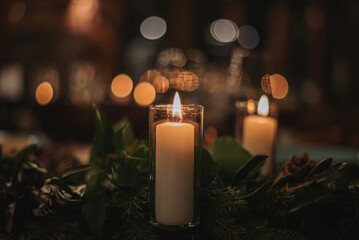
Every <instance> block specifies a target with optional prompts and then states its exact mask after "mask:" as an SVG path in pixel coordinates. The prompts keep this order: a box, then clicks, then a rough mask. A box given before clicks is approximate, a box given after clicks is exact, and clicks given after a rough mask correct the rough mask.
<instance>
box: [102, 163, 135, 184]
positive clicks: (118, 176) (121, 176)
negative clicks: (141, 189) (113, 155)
mask: <svg viewBox="0 0 359 240" xmlns="http://www.w3.org/2000/svg"><path fill="white" fill-rule="evenodd" d="M108 178H109V179H110V180H111V182H113V183H114V184H115V185H116V186H118V187H135V186H137V185H138V183H139V173H138V171H137V168H136V162H135V161H134V160H133V159H118V160H117V161H116V163H114V164H113V167H112V168H111V170H110V172H109V173H108Z"/></svg>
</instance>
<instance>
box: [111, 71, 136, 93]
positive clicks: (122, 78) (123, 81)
mask: <svg viewBox="0 0 359 240" xmlns="http://www.w3.org/2000/svg"><path fill="white" fill-rule="evenodd" d="M132 88H133V83H132V79H131V78H130V77H129V76H128V75H126V74H119V75H117V76H116V77H115V78H114V79H113V81H112V83H111V92H112V93H113V95H115V96H116V97H118V98H125V97H127V96H128V95H130V93H131V92H132Z"/></svg>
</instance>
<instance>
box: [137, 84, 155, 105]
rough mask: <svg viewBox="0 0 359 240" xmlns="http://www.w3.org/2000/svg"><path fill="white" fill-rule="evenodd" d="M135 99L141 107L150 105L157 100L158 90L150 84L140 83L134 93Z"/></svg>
mask: <svg viewBox="0 0 359 240" xmlns="http://www.w3.org/2000/svg"><path fill="white" fill-rule="evenodd" d="M133 97H134V99H135V101H136V103H137V104H138V105H140V106H148V105H150V104H151V103H152V102H153V101H154V100H155V98H156V90H155V88H154V87H153V85H152V84H151V83H149V82H140V83H139V84H137V85H136V87H135V90H134V91H133Z"/></svg>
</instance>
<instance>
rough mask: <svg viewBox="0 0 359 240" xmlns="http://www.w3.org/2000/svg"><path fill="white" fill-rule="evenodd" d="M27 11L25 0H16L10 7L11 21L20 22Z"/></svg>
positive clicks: (9, 16) (9, 15)
mask: <svg viewBox="0 0 359 240" xmlns="http://www.w3.org/2000/svg"><path fill="white" fill-rule="evenodd" d="M25 13H26V5H25V2H24V1H14V2H13V3H12V4H11V6H10V9H9V13H8V19H9V23H13V24H14V23H18V22H20V21H21V20H22V19H23V18H24V16H25Z"/></svg>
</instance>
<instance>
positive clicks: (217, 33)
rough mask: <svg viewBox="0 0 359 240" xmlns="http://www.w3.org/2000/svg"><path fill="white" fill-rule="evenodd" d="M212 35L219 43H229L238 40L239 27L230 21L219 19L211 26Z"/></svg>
mask: <svg viewBox="0 0 359 240" xmlns="http://www.w3.org/2000/svg"><path fill="white" fill-rule="evenodd" d="M210 32H211V35H212V37H213V38H214V39H216V40H217V41H218V42H222V43H229V42H233V41H235V40H236V39H237V37H238V34H239V31H238V27H237V25H236V24H235V23H234V22H233V21H231V20H228V19H218V20H216V21H214V22H213V23H212V24H211V27H210Z"/></svg>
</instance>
